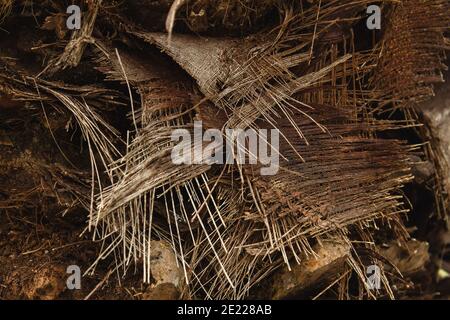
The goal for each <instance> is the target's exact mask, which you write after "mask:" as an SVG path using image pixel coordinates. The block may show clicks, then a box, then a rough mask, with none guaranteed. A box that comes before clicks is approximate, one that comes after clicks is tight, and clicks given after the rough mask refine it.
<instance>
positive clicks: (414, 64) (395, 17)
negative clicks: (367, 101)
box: [371, 0, 450, 119]
mask: <svg viewBox="0 0 450 320" xmlns="http://www.w3.org/2000/svg"><path fill="white" fill-rule="evenodd" d="M386 9H388V8H386ZM449 12H450V3H449V1H447V0H432V1H420V0H404V1H401V2H398V3H395V4H392V5H391V6H390V7H389V14H388V19H386V26H385V31H384V34H383V38H382V41H381V42H380V43H379V50H380V56H379V61H378V66H377V69H376V72H375V73H374V75H373V77H372V79H371V83H372V84H373V88H374V89H375V91H374V92H375V94H376V95H377V96H376V99H379V100H380V101H383V103H379V108H380V110H378V111H386V106H389V107H390V108H392V109H398V108H410V109H412V107H414V106H415V105H417V103H419V102H421V101H424V100H426V99H428V98H429V97H431V96H433V95H434V92H433V84H436V83H441V82H443V81H444V78H443V75H442V71H443V70H446V69H447V66H446V65H445V50H448V49H449V48H450V43H449V41H448V39H446V38H445V36H444V34H445V32H446V31H448V29H449V26H450V15H449ZM388 111H389V110H388ZM404 112H405V113H410V112H414V111H413V110H404ZM408 115H409V114H408ZM414 119H415V117H414Z"/></svg>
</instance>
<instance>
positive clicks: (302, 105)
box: [0, 0, 450, 299]
mask: <svg viewBox="0 0 450 320" xmlns="http://www.w3.org/2000/svg"><path fill="white" fill-rule="evenodd" d="M142 2H145V1H133V2H132V3H131V5H130V8H133V5H136V4H138V3H142ZM89 3H90V6H89V10H88V11H87V13H86V15H85V18H84V21H85V23H83V28H82V29H81V30H79V31H76V32H73V33H72V36H71V40H70V42H69V43H68V44H66V46H65V50H64V52H63V54H62V55H61V56H57V57H56V58H54V59H52V60H50V62H49V63H47V62H45V63H43V65H44V66H45V65H47V67H46V68H44V72H41V73H40V75H41V76H42V75H45V76H46V77H47V78H46V79H48V80H43V79H42V77H40V76H39V77H34V76H32V74H33V73H32V72H31V71H30V70H29V69H27V68H23V66H22V65H21V64H20V63H17V64H15V63H12V61H14V57H13V59H7V58H3V57H2V58H1V63H2V65H1V66H2V69H1V72H0V91H1V92H2V96H1V97H0V99H1V100H0V103H1V105H0V107H1V108H5V109H14V108H19V107H20V106H21V103H24V102H26V103H30V104H31V105H33V106H38V107H39V110H42V115H43V116H44V118H48V117H45V111H46V110H48V108H49V107H52V108H55V109H57V110H61V111H63V112H64V114H67V115H69V117H70V118H71V119H73V120H74V123H76V127H77V128H78V130H79V131H80V132H81V136H82V137H83V139H84V141H85V143H86V144H87V146H88V152H87V157H88V159H90V168H91V170H90V172H89V173H90V174H88V175H87V178H86V180H87V181H88V183H87V186H88V187H89V188H86V186H85V188H84V189H83V190H82V191H81V190H77V189H76V188H75V187H72V185H71V184H69V183H66V185H67V186H68V189H69V190H71V192H72V193H73V194H75V191H74V190H76V191H77V192H78V193H77V194H76V195H77V196H78V197H79V198H83V201H82V203H83V206H84V207H85V208H86V209H88V210H89V212H90V216H89V225H88V226H89V228H90V230H91V231H93V238H94V239H95V240H102V241H104V246H103V247H102V250H101V252H100V254H99V256H98V258H97V260H95V261H94V263H93V265H92V267H91V269H89V270H88V272H91V273H92V272H94V270H95V268H96V267H97V266H98V264H99V262H100V261H102V260H104V259H106V258H108V257H111V258H112V259H113V261H114V267H113V269H114V271H117V272H121V273H122V274H125V273H126V272H127V271H128V270H129V268H130V267H132V266H134V265H136V264H142V266H143V267H142V280H143V281H144V282H146V283H150V284H152V285H150V287H149V290H148V292H147V293H146V294H145V295H144V296H145V297H147V298H149V297H150V298H157V297H161V296H164V297H169V298H176V297H178V296H180V294H181V296H182V297H184V298H206V299H219V298H221V299H243V298H246V297H249V296H251V294H252V293H253V290H255V289H256V288H257V287H258V286H259V285H261V284H263V283H266V282H267V281H268V282H270V281H277V280H276V279H277V277H278V278H280V277H281V278H290V279H291V280H292V281H291V282H292V283H290V284H289V287H290V288H291V289H292V290H290V289H289V290H288V292H281V289H280V288H279V287H277V285H275V286H274V292H272V293H273V294H274V296H275V297H277V298H281V297H285V296H289V295H291V294H297V293H298V291H304V290H306V289H307V288H311V287H312V286H314V284H315V283H319V282H320V281H321V280H324V281H325V282H326V285H325V289H324V291H322V292H320V293H319V292H318V295H317V297H320V296H321V295H323V294H325V293H326V292H327V291H328V290H330V289H333V292H337V295H338V297H339V298H346V297H347V298H349V297H351V293H350V288H349V285H348V284H349V282H350V277H352V276H353V277H355V278H356V279H357V281H356V284H357V285H356V291H358V292H357V293H356V295H358V296H359V297H366V298H376V297H377V295H381V296H383V297H390V298H393V297H394V291H393V289H392V288H391V285H390V282H391V279H392V277H395V276H396V275H397V274H398V271H399V270H398V268H396V267H395V266H391V265H392V263H391V262H390V260H395V259H394V258H392V257H388V259H386V257H383V252H382V250H380V244H381V243H382V241H384V239H385V238H383V237H386V238H389V239H395V241H396V243H399V245H400V244H402V243H403V244H404V243H406V242H407V240H408V238H409V234H408V231H407V229H406V227H405V226H404V221H403V219H402V218H403V216H404V215H406V214H407V213H408V212H409V209H410V208H409V206H408V201H407V199H405V196H404V193H403V187H404V186H405V184H407V183H409V182H411V181H412V180H413V178H414V177H413V175H412V173H411V167H412V165H413V164H412V160H411V159H412V158H414V156H415V154H416V152H417V150H418V149H419V146H417V145H410V144H408V143H407V142H406V141H402V140H400V139H388V138H386V135H380V134H379V133H380V132H383V133H384V132H386V131H392V130H393V129H399V128H403V127H405V126H408V125H415V124H417V117H415V116H414V112H413V111H411V110H413V108H411V106H413V105H415V104H416V103H418V102H420V101H423V100H424V99H425V98H428V97H429V96H431V95H432V94H433V91H432V84H433V83H435V82H438V81H441V80H442V77H441V75H440V70H443V69H444V68H445V66H444V65H443V50H444V49H446V47H447V46H448V41H446V40H445V38H444V36H443V34H444V31H445V30H446V28H448V25H450V24H449V19H450V17H449V16H448V3H447V2H445V1H441V0H433V1H427V2H423V1H418V0H407V1H402V2H401V3H399V2H392V1H382V4H383V5H384V8H385V9H386V10H387V9H388V10H389V12H390V14H389V16H388V17H386V23H387V27H386V30H385V31H384V32H383V34H382V36H381V39H380V40H379V41H378V42H377V41H376V39H375V41H374V42H373V43H371V44H368V45H367V47H364V48H361V46H359V45H358V44H357V43H356V42H357V41H358V39H357V38H356V37H357V34H358V32H359V33H361V30H358V28H359V26H360V25H361V24H362V23H364V18H366V14H365V10H364V9H365V8H366V7H367V6H368V5H369V4H372V2H371V1H369V0H367V1H366V0H364V1H353V0H345V1H337V0H322V1H299V2H298V3H296V4H292V3H290V2H287V1H280V2H278V1H277V4H278V5H279V6H278V7H277V8H276V6H275V1H263V2H259V1H258V2H257V1H251V0H248V1H247V0H245V1H242V0H240V1H234V0H233V1H219V0H209V1H206V0H192V1H172V2H170V1H169V2H164V3H163V2H161V3H160V4H161V6H163V7H167V11H170V12H169V15H168V17H167V20H166V21H167V24H166V28H167V30H168V31H169V34H167V33H162V32H161V31H163V30H155V29H157V28H147V27H146V26H145V25H144V27H142V26H139V25H137V24H135V23H132V22H131V21H129V19H126V18H125V17H124V16H123V11H121V10H120V9H118V10H116V9H113V8H109V7H104V8H101V7H100V6H101V4H102V2H101V1H90V2H89ZM170 5H172V8H171V10H169V6H170ZM275 8H276V10H278V13H279V16H280V20H279V23H278V25H276V26H275V27H274V28H270V29H267V30H263V32H259V33H258V32H257V33H254V34H252V35H250V36H246V37H236V38H230V37H217V36H216V37H213V36H201V37H199V36H198V35H194V34H192V32H191V33H184V34H181V33H176V32H175V31H174V30H177V29H176V28H175V29H174V24H175V21H176V19H177V17H184V18H185V20H186V21H187V24H188V26H189V27H190V29H191V30H193V31H195V32H202V33H204V35H208V34H210V35H211V34H214V33H215V32H217V31H218V30H225V31H224V32H223V34H228V31H231V30H233V31H236V30H238V29H248V30H250V29H251V25H253V24H254V23H256V24H257V21H258V20H260V19H262V18H263V17H264V16H265V14H267V12H269V11H270V10H275ZM186 13H187V14H186ZM52 19H55V16H54V15H52V16H51V17H50V18H48V17H47V18H44V17H41V20H43V21H44V22H45V23H44V24H43V29H44V30H49V31H56V32H57V35H56V38H59V40H61V39H63V38H64V35H62V34H60V35H58V34H59V33H60V32H58V27H57V26H56V25H55V23H56V22H55V21H52ZM96 21H97V22H98V23H97V24H96ZM274 22H275V21H274ZM105 28H106V29H107V30H108V31H107V32H104V31H105V30H104V29H105ZM94 30H95V31H98V32H95V35H96V37H97V39H95V40H94V39H93V34H94ZM109 31H113V32H109ZM158 31H159V32H158ZM364 32H365V33H364V35H368V33H366V31H364ZM59 43H61V42H59ZM87 43H93V44H95V46H90V47H89V49H88V50H86V44H87ZM41 48H45V45H42V46H41ZM31 52H32V50H31ZM87 52H88V54H87ZM53 53H54V52H53ZM50 56H52V57H54V54H51V55H50ZM87 62H89V63H91V65H95V66H96V68H97V70H98V71H100V72H101V73H103V75H104V76H105V78H100V77H99V79H100V80H98V82H101V83H100V84H97V85H93V84H89V85H79V84H78V85H75V84H64V83H62V82H57V81H52V80H51V79H52V77H54V76H55V75H56V74H57V72H56V71H62V70H64V69H66V68H71V67H75V66H81V67H86V63H87ZM91 65H87V66H91ZM108 88H115V89H114V90H112V89H108ZM120 96H122V98H123V99H128V101H127V103H128V105H129V109H130V111H131V112H130V113H129V114H128V119H121V120H122V121H123V122H126V121H129V127H127V128H126V129H127V130H128V131H127V132H126V137H124V133H123V132H122V133H121V132H119V130H117V128H114V126H113V125H112V124H111V123H110V121H109V119H108V118H105V117H104V115H105V114H107V113H108V112H102V111H101V110H103V109H102V108H103V107H105V106H110V107H111V109H114V108H119V106H123V104H120V103H119V102H118V99H117V98H118V97H120ZM111 109H109V111H110V110H111ZM392 110H398V111H399V112H401V113H402V117H401V119H400V120H392V119H389V117H387V116H385V113H384V111H392ZM47 120H48V119H47ZM197 120H201V121H203V125H204V127H205V129H208V128H216V129H219V130H222V133H223V134H224V138H225V139H226V136H225V130H226V129H227V128H236V129H243V130H244V129H255V130H258V129H266V130H271V129H276V130H278V131H279V133H280V146H279V158H280V162H279V165H278V168H277V169H278V170H277V173H276V174H275V175H272V176H261V175H260V174H259V172H260V170H259V169H260V168H261V167H262V166H263V165H262V163H258V164H256V165H246V164H237V163H233V164H230V163H228V164H211V163H202V164H198V165H195V164H183V165H176V164H174V163H173V160H172V158H171V151H172V150H173V147H174V145H175V142H174V141H172V139H171V134H172V133H173V131H174V130H176V129H186V130H188V132H190V133H191V134H193V132H194V122H195V121H197ZM46 123H47V127H48V128H53V129H61V128H62V127H64V126H61V124H59V123H58V122H57V121H56V122H52V121H46ZM122 129H123V128H122ZM123 131H126V130H123ZM121 138H122V139H121ZM0 139H1V140H0V143H1V145H0V148H11V147H12V145H11V144H14V142H13V141H11V139H9V137H8V136H7V134H4V133H2V132H1V131H0ZM55 140H56V139H55ZM122 140H126V141H127V143H126V146H124V148H122V145H121V143H122ZM60 151H62V150H60ZM190 152H191V154H194V155H199V157H200V158H201V159H202V160H204V157H206V155H205V154H203V153H201V150H198V149H196V147H195V146H192V147H191V149H190ZM234 160H236V159H234ZM24 162H25V161H24ZM0 165H1V162H0ZM44 165H45V164H42V165H40V166H37V168H38V169H33V170H34V171H33V172H35V174H34V176H33V177H37V178H38V177H39V176H40V175H43V174H45V173H44V172H43V170H41V167H43V166H44ZM0 167H1V166H0ZM50 169H51V170H47V171H50V172H51V173H53V176H54V177H53V180H55V179H57V178H60V177H61V178H60V181H67V180H68V179H67V178H68V176H71V177H74V176H75V174H74V173H72V171H68V170H63V169H60V170H59V171H58V170H56V169H55V168H50ZM39 170H40V171H39ZM55 172H56V174H55ZM438 172H439V171H438ZM53 180H51V181H53ZM58 181H59V180H58ZM0 182H1V180H0ZM63 183H65V182H60V184H63ZM30 188H33V186H27V188H24V190H23V193H26V192H28V190H30ZM86 189H87V190H86ZM0 195H1V194H0ZM1 201H2V200H1V198H0V206H1V205H2V203H5V202H1ZM380 230H381V231H380ZM380 233H383V235H382V236H380ZM380 239H381V240H380ZM162 244H164V245H163V246H164V250H163V251H164V252H165V253H164V254H162V255H161V257H162V258H161V260H160V261H158V263H157V264H155V261H154V257H155V255H157V256H158V252H160V253H161V251H162V247H161V246H162ZM335 244H336V246H337V248H338V249H339V250H336V251H333V252H332V253H333V254H335V255H328V254H327V252H329V251H327V250H329V247H330V246H331V247H333V246H334V245H335ZM333 248H334V247H333ZM385 253H386V252H385ZM330 256H331V257H330ZM328 258H329V259H328ZM327 259H328V260H327ZM380 262H382V263H383V264H384V265H386V266H390V267H389V268H388V267H387V269H388V270H389V271H390V272H391V273H388V272H384V271H383V270H382V271H383V272H382V275H381V277H382V279H381V282H382V284H383V288H382V289H381V290H380V292H373V291H371V290H369V288H368V287H367V283H366V281H365V279H366V275H365V267H366V266H367V265H369V264H378V263H380ZM166 266H170V268H169V269H170V270H166V269H165V267H166ZM329 270H333V275H331V276H330V277H328V276H324V273H325V272H326V271H329ZM277 272H279V273H277ZM330 272H331V271H330ZM111 273H112V271H111ZM111 273H109V274H111ZM109 274H108V275H109ZM277 274H278V275H277ZM271 277H274V278H273V279H271ZM105 279H106V278H105ZM308 279H309V280H308ZM311 279H312V280H313V282H314V283H308V281H311ZM155 283H156V284H155ZM99 285H100V286H101V283H100V284H99Z"/></svg>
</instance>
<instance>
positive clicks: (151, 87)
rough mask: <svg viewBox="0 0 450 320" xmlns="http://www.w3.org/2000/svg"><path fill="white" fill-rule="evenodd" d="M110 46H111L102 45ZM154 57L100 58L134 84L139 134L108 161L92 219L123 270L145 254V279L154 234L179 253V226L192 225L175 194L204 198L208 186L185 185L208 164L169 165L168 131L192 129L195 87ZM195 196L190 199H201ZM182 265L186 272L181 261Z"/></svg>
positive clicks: (111, 74) (111, 73) (113, 75)
mask: <svg viewBox="0 0 450 320" xmlns="http://www.w3.org/2000/svg"><path fill="white" fill-rule="evenodd" d="M105 46H106V45H105ZM108 51H109V52H113V51H114V50H111V49H108V50H103V52H108ZM145 58H148V56H146V57H145ZM154 58H155V59H152V61H153V62H152V63H149V64H147V63H145V62H144V63H142V62H141V61H145V60H143V56H142V55H141V56H139V55H135V54H133V53H127V51H126V50H117V51H116V55H110V56H109V57H106V56H103V57H102V58H100V60H99V61H98V63H99V64H100V67H99V69H100V70H101V71H103V72H105V73H107V74H108V78H109V79H111V80H126V81H129V82H130V84H131V85H133V86H134V87H136V88H137V90H138V91H139V93H140V95H141V110H139V111H138V112H137V113H136V114H137V115H140V117H139V120H138V121H137V122H138V123H139V124H140V128H139V129H138V131H137V135H136V137H135V138H134V139H133V141H132V142H131V143H130V145H129V146H128V152H127V154H126V155H125V156H124V157H123V158H122V159H119V160H118V161H116V162H115V163H113V164H112V165H111V168H112V172H114V173H115V174H116V175H115V183H114V184H113V185H111V187H110V188H109V189H108V190H105V192H104V193H103V194H101V195H100V196H101V198H100V201H99V203H98V208H97V212H96V216H95V217H93V219H92V220H91V221H93V222H92V223H95V224H96V225H99V222H100V223H101V225H102V227H103V228H102V232H103V238H105V235H108V237H109V238H111V239H112V242H111V243H112V245H111V246H110V247H108V249H107V250H106V251H105V252H104V255H107V254H109V253H110V252H111V250H114V249H117V250H119V251H121V252H120V255H119V258H118V265H119V266H121V267H123V268H124V271H126V269H127V268H128V267H129V266H130V261H132V262H136V261H137V260H142V258H143V260H142V261H143V265H144V281H145V282H149V281H150V279H151V275H150V260H149V257H150V250H151V246H150V243H151V238H152V237H162V238H165V239H167V240H169V241H171V243H172V246H173V247H174V250H176V251H177V252H178V253H179V254H181V257H182V255H183V246H184V244H183V239H182V238H181V237H180V232H184V231H186V230H192V229H193V228H194V227H193V226H192V225H191V220H192V218H193V217H191V216H187V215H186V212H185V211H178V210H180V209H182V205H181V207H178V206H179V203H178V202H177V203H176V204H175V203H174V201H173V199H174V198H175V197H176V198H178V197H180V196H181V190H183V192H191V193H192V196H193V197H194V198H195V199H196V201H197V202H201V201H203V200H204V197H205V196H206V194H207V190H200V191H199V190H196V187H191V186H190V185H187V181H189V183H191V184H192V183H194V182H196V180H195V179H197V178H200V177H201V176H202V174H204V173H205V172H206V171H207V170H208V169H209V166H208V165H198V166H174V165H173V162H172V159H171V150H172V148H173V145H174V143H173V142H172V141H171V133H172V132H173V130H175V129H177V128H185V129H193V128H192V121H193V116H194V113H193V102H192V99H193V97H195V92H193V91H192V81H191V80H190V78H189V77H187V76H186V75H185V74H184V73H183V72H177V71H173V66H170V65H169V66H167V64H166V63H164V61H161V59H158V57H154ZM155 60H156V61H158V63H155ZM175 70H176V69H175ZM193 152H198V151H196V150H193ZM189 188H192V190H190V189H189ZM185 189H186V191H185ZM197 202H195V203H194V205H199V204H197ZM154 211H155V213H157V214H156V215H155V216H154V215H153V213H154ZM162 224H163V225H164V226H163V227H162V226H161V225H162ZM193 224H196V225H198V223H193ZM155 231H156V232H155ZM101 257H102V255H101ZM181 261H183V260H181ZM94 266H95V264H94V265H93V267H94ZM183 267H184V268H183V269H184V270H185V273H186V278H187V271H186V266H185V264H184V262H183Z"/></svg>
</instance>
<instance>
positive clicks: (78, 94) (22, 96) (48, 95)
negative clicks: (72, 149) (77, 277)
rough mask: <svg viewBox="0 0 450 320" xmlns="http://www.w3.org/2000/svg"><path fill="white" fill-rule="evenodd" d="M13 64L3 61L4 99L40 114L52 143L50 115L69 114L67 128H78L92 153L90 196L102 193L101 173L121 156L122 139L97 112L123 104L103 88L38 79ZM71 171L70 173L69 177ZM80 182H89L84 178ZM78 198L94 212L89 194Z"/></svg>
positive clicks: (1, 82) (1, 84)
mask: <svg viewBox="0 0 450 320" xmlns="http://www.w3.org/2000/svg"><path fill="white" fill-rule="evenodd" d="M11 61H14V60H11ZM11 61H10V60H9V59H6V58H0V70H1V73H0V92H1V94H2V96H4V97H5V99H7V100H10V101H15V102H16V103H20V104H29V105H31V106H32V107H33V108H36V110H38V112H39V111H41V112H42V116H43V118H44V121H47V126H48V128H49V130H50V132H49V134H50V135H51V136H52V139H55V137H54V135H53V132H52V129H51V126H50V124H49V123H48V118H47V112H49V110H55V111H56V112H58V113H61V114H64V113H68V114H69V116H70V120H69V122H68V123H67V124H66V126H68V127H67V128H66V129H69V128H70V126H73V124H76V125H78V130H79V133H80V134H81V136H82V137H83V138H84V139H85V141H86V143H87V146H88V149H89V156H90V161H91V165H92V173H91V179H88V180H90V182H89V183H90V184H91V188H92V191H91V192H94V189H95V188H97V190H101V182H102V181H104V178H103V173H102V171H103V170H104V169H105V168H107V164H109V163H111V162H113V160H114V159H115V158H116V157H117V156H118V155H120V152H119V150H118V142H119V141H120V138H119V135H118V132H117V131H116V130H115V129H114V128H113V127H112V126H111V125H110V124H108V123H107V122H106V121H105V120H104V119H103V118H102V117H101V115H100V114H99V112H98V109H100V108H104V107H105V106H107V105H115V106H117V105H118V104H120V103H119V102H117V101H115V100H116V95H117V93H116V92H115V91H112V90H109V89H105V88H102V87H95V86H78V87H77V86H69V85H62V84H60V83H54V82H50V81H45V80H42V79H39V78H35V77H33V76H31V75H29V73H28V71H27V69H26V68H24V67H23V66H21V65H19V64H16V63H12V62H11ZM48 108H49V109H48ZM46 110H48V111H46ZM72 122H74V123H72ZM55 143H56V145H57V148H58V150H59V151H60V152H61V153H62V154H63V156H64V152H63V151H62V150H61V148H60V146H59V145H58V143H57V142H56V141H55ZM66 160H67V162H68V163H69V164H71V165H72V166H73V167H75V168H76V166H75V165H73V163H72V162H71V161H70V160H69V159H67V158H66ZM71 171H72V170H71V169H69V168H68V169H67V176H68V177H70V175H71V174H70V172H71ZM81 181H86V179H85V178H82V179H81ZM66 184H67V185H68V186H69V185H70V184H71V183H70V182H69V181H67V182H66ZM76 195H77V196H78V200H80V202H81V204H82V205H83V206H84V207H86V209H88V210H92V205H93V203H92V195H91V194H90V192H88V193H86V192H85V191H83V192H78V193H77V194H76Z"/></svg>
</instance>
